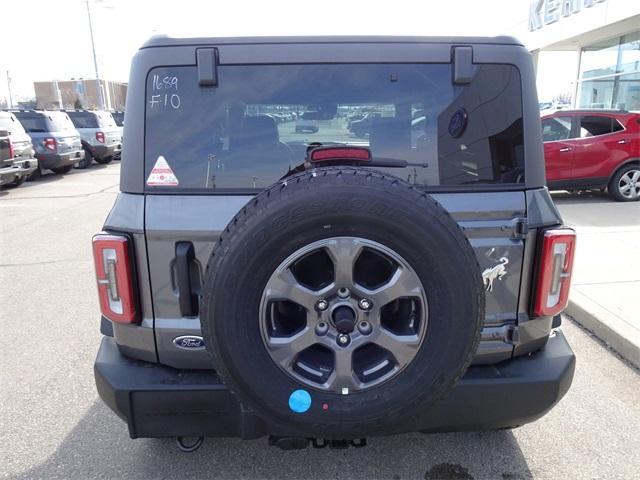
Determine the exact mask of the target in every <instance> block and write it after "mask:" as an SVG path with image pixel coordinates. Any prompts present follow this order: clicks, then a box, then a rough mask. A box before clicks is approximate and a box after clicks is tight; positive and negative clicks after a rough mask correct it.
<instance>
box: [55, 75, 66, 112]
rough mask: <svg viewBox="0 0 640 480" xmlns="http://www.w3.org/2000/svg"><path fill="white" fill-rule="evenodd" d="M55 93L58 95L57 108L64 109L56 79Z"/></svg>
mask: <svg viewBox="0 0 640 480" xmlns="http://www.w3.org/2000/svg"><path fill="white" fill-rule="evenodd" d="M55 86H56V95H57V96H58V110H64V103H62V94H61V93H60V85H58V80H56V81H55Z"/></svg>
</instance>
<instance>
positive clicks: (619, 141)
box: [618, 139, 631, 145]
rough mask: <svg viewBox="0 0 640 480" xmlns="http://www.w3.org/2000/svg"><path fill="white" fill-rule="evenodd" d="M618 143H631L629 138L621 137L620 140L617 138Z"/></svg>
mask: <svg viewBox="0 0 640 480" xmlns="http://www.w3.org/2000/svg"><path fill="white" fill-rule="evenodd" d="M618 143H619V144H620V145H624V144H625V143H631V140H627V139H622V140H618Z"/></svg>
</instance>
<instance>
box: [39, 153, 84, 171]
mask: <svg viewBox="0 0 640 480" xmlns="http://www.w3.org/2000/svg"><path fill="white" fill-rule="evenodd" d="M83 157H84V154H83V152H82V150H74V151H71V152H67V153H38V154H37V155H36V158H37V159H38V161H39V162H40V167H41V168H49V169H51V168H60V167H66V166H67V165H73V164H75V163H77V162H79V161H80V160H82V159H83Z"/></svg>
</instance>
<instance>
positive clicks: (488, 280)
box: [482, 257, 509, 292]
mask: <svg viewBox="0 0 640 480" xmlns="http://www.w3.org/2000/svg"><path fill="white" fill-rule="evenodd" d="M508 263H509V259H508V258H507V257H502V258H500V263H499V264H498V265H496V266H494V267H491V268H486V269H485V270H484V272H482V281H483V282H484V288H485V289H486V290H487V292H493V282H494V280H496V279H497V280H502V277H504V276H505V275H506V274H507V269H506V265H507V264H508Z"/></svg>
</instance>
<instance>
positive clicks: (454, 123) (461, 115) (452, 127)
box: [449, 107, 467, 138]
mask: <svg viewBox="0 0 640 480" xmlns="http://www.w3.org/2000/svg"><path fill="white" fill-rule="evenodd" d="M465 128H467V111H466V110H465V109H464V108H462V107H460V108H459V109H458V110H456V111H455V112H453V115H451V119H450V120H449V135H451V136H452V137H453V138H458V137H459V136H460V135H462V134H463V133H464V130H465Z"/></svg>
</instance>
